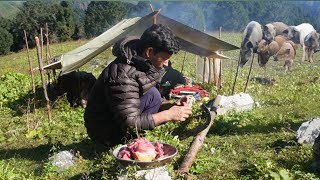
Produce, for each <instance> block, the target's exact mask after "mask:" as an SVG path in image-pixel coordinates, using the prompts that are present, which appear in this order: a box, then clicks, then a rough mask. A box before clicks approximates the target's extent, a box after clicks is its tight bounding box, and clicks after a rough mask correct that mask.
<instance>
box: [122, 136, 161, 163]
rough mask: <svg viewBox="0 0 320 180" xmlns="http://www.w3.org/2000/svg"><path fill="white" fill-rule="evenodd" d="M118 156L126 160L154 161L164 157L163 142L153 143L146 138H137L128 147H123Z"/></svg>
mask: <svg viewBox="0 0 320 180" xmlns="http://www.w3.org/2000/svg"><path fill="white" fill-rule="evenodd" d="M118 157H119V158H122V159H126V160H134V159H137V160H139V161H152V160H154V159H155V158H160V157H164V151H163V144H161V143H159V142H156V143H155V144H154V145H153V144H151V143H150V141H149V140H147V139H146V138H137V139H134V140H133V142H132V143H130V144H128V145H127V147H124V148H121V149H120V151H119V153H118Z"/></svg>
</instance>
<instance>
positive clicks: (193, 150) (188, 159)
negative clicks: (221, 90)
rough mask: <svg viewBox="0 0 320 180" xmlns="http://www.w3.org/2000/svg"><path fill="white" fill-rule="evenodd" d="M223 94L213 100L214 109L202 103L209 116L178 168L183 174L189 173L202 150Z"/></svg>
mask: <svg viewBox="0 0 320 180" xmlns="http://www.w3.org/2000/svg"><path fill="white" fill-rule="evenodd" d="M221 98H222V97H221V96H217V97H216V98H215V100H214V102H213V105H212V107H211V108H212V109H208V108H207V107H206V106H204V105H202V106H201V107H202V109H203V110H204V111H205V114H206V116H207V120H206V123H205V124H204V125H202V126H203V130H202V131H201V132H199V133H198V134H197V135H196V136H195V137H194V138H193V141H192V143H191V146H190V148H189V151H188V153H187V154H186V156H185V157H184V160H183V161H182V164H181V166H180V167H179V169H178V172H179V174H180V175H182V176H186V175H187V173H188V172H189V169H190V167H191V165H192V163H193V161H194V159H195V157H196V155H197V153H198V151H199V150H200V148H201V146H202V145H203V143H204V140H205V138H206V135H207V133H208V131H209V130H210V128H211V126H212V124H213V120H214V119H215V117H216V116H217V112H216V109H217V108H218V105H219V103H220V101H221Z"/></svg>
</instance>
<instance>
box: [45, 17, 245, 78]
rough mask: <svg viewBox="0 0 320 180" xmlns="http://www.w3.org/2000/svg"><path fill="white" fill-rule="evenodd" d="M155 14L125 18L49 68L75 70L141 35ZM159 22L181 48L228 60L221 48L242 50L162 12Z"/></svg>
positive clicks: (224, 49) (47, 67) (66, 54)
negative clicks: (175, 38)
mask: <svg viewBox="0 0 320 180" xmlns="http://www.w3.org/2000/svg"><path fill="white" fill-rule="evenodd" d="M154 14H155V13H151V14H149V15H147V16H145V17H142V18H141V17H136V18H131V19H124V20H122V21H121V22H119V23H118V24H116V25H115V26H113V27H112V28H110V29H109V30H107V31H106V32H104V33H103V34H101V35H100V36H98V37H96V38H94V39H93V40H91V41H89V42H88V43H86V44H84V45H82V46H80V47H78V48H76V49H74V50H72V51H70V52H67V53H65V54H61V55H59V56H57V57H56V59H57V60H58V61H57V62H55V63H53V64H50V65H47V66H45V67H44V68H45V69H60V68H61V69H62V74H65V73H68V72H71V71H74V70H76V69H78V68H80V67H81V66H83V65H84V64H86V63H87V62H88V61H90V60H91V59H92V58H94V57H95V56H97V55H98V54H100V53H101V52H103V51H104V50H106V49H108V48H109V47H111V46H112V45H113V44H114V43H115V42H117V41H118V40H119V39H121V38H123V37H125V36H130V35H134V36H141V35H142V33H143V31H144V30H145V29H147V28H148V27H150V26H151V25H152V23H153V15H154ZM157 23H158V24H164V25H167V26H168V27H169V28H170V29H171V30H172V31H173V32H174V34H175V35H176V36H177V37H178V38H179V42H180V45H181V49H182V50H184V51H187V52H190V53H193V54H196V55H199V56H204V57H211V58H220V59H226V58H228V57H226V56H223V55H222V54H219V53H218V51H228V50H235V49H239V48H238V47H237V46H234V45H232V44H229V43H227V42H225V41H222V40H220V39H217V38H215V37H213V36H210V35H208V34H206V33H203V32H201V31H198V30H196V29H193V28H191V27H189V26H186V25H184V24H182V23H179V22H177V21H175V20H173V19H170V18H168V17H165V16H163V15H161V14H159V15H158V16H157Z"/></svg>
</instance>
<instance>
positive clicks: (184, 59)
mask: <svg viewBox="0 0 320 180" xmlns="http://www.w3.org/2000/svg"><path fill="white" fill-rule="evenodd" d="M186 57H187V51H185V52H184V57H183V61H182V67H181V71H180V72H181V73H182V72H183V68H184V63H185V61H186ZM196 62H197V61H196Z"/></svg>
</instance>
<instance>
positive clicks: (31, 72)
mask: <svg viewBox="0 0 320 180" xmlns="http://www.w3.org/2000/svg"><path fill="white" fill-rule="evenodd" d="M23 32H24V40H25V42H26V47H27V54H28V62H29V72H30V76H31V85H32V95H33V99H32V103H33V112H34V113H36V86H35V83H34V72H33V70H32V62H31V59H30V52H29V45H28V39H27V33H26V31H25V30H23Z"/></svg>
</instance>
